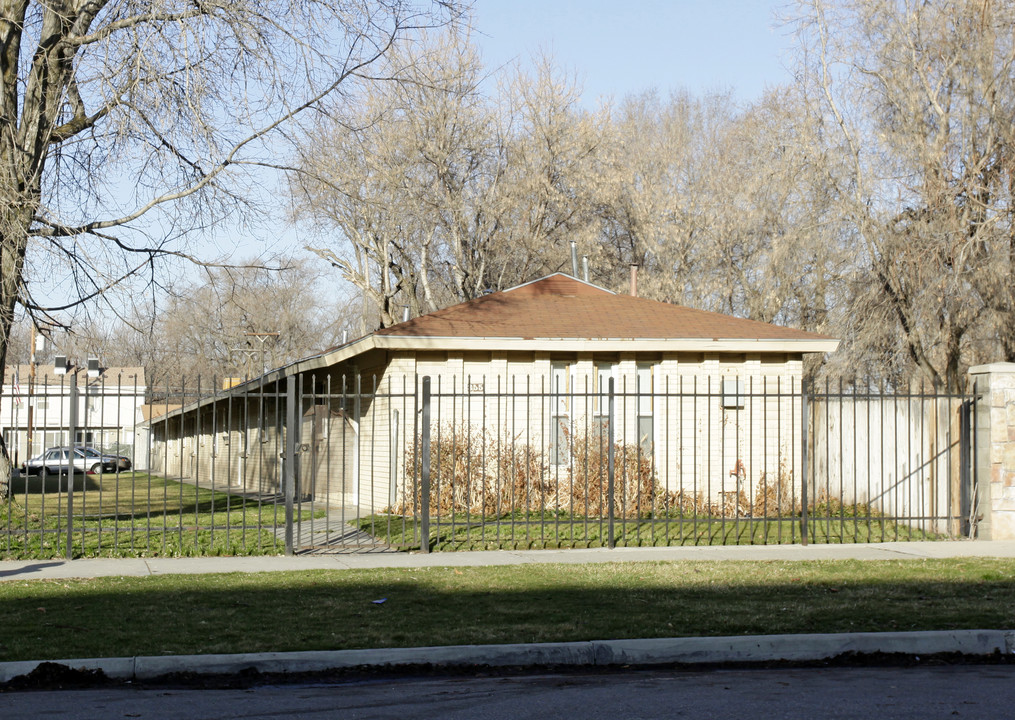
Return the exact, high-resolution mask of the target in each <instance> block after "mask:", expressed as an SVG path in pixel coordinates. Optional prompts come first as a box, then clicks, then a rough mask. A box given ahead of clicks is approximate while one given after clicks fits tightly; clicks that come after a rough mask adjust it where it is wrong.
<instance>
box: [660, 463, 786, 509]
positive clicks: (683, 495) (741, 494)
mask: <svg viewBox="0 0 1015 720" xmlns="http://www.w3.org/2000/svg"><path fill="white" fill-rule="evenodd" d="M745 474H746V473H745ZM737 485H738V486H739V487H740V488H744V487H746V486H747V483H746V481H745V479H744V478H743V477H741V478H738V482H737ZM717 495H718V497H714V498H707V497H705V494H704V493H703V492H697V493H690V492H687V491H685V490H677V491H670V492H668V493H666V494H665V496H664V498H663V502H664V509H665V510H666V511H667V512H671V513H678V514H681V515H688V516H693V515H706V516H712V517H726V518H735V517H770V518H771V517H789V516H793V515H798V514H799V513H800V510H801V506H800V501H799V498H798V497H796V496H795V490H794V488H793V473H792V472H791V471H790V470H789V469H788V468H787V467H786V462H785V460H784V461H782V462H781V463H780V464H779V472H778V474H777V475H776V477H775V478H772V477H771V476H770V475H769V474H768V473H766V472H764V471H762V473H761V474H760V476H759V478H758V482H757V484H756V485H755V486H754V490H753V492H748V491H745V490H743V489H740V490H731V491H729V492H721V493H718V494H717Z"/></svg>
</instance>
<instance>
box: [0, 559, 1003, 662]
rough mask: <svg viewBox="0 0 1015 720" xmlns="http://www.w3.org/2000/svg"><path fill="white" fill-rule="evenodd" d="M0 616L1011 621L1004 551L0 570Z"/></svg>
mask: <svg viewBox="0 0 1015 720" xmlns="http://www.w3.org/2000/svg"><path fill="white" fill-rule="evenodd" d="M15 585H16V586H17V587H15ZM382 599H383V600H384V602H383V603H378V602H376V601H378V600H382ZM0 616H2V617H4V618H5V634H6V637H5V639H4V640H3V644H2V647H0V660H20V659H47V658H72V657H101V656H113V655H116V656H123V655H161V654H191V653H234V652H266V651H296V650H334V649H350V648H369V647H414V646H426V645H453V644H475V643H512V642H560V641H580V640H593V639H607V638H637V637H680V636H717V635H752V634H772V633H823V632H857V631H914V630H950V629H976V628H1007V627H1015V561H1010V560H1004V561H998V560H995V559H991V560H979V559H974V560H962V561H932V562H922V563H916V562H912V561H910V562H908V563H907V562H905V561H901V562H900V561H892V562H885V563H859V562H855V561H853V562H843V563H828V562H813V563H808V562H802V563H694V562H686V563H658V564H656V563H630V564H618V565H595V566H584V567H579V568H566V569H562V568H561V567H560V566H552V565H546V566H538V565H528V566H525V567H507V568H503V567H502V568H461V569H456V568H429V569H426V568H416V569H405V568H403V569H387V570H383V571H369V572H367V571H344V572H332V571H317V572H304V573H272V574H267V573H265V574H257V575H243V576H235V575H215V576H205V577H202V578H195V577H187V576H176V577H159V578H140V579H139V578H111V579H104V580H103V581H99V580H95V581H89V582H87V583H70V584H67V583H62V582H61V583H55V582H54V583H46V582H40V583H28V584H24V583H17V584H13V583H12V584H6V585H3V586H0Z"/></svg>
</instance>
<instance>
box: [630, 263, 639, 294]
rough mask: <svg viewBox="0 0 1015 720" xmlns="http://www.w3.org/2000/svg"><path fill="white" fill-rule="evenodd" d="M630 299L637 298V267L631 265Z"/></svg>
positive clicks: (633, 264) (634, 264)
mask: <svg viewBox="0 0 1015 720" xmlns="http://www.w3.org/2000/svg"><path fill="white" fill-rule="evenodd" d="M631 297H638V265H637V264H636V263H631Z"/></svg>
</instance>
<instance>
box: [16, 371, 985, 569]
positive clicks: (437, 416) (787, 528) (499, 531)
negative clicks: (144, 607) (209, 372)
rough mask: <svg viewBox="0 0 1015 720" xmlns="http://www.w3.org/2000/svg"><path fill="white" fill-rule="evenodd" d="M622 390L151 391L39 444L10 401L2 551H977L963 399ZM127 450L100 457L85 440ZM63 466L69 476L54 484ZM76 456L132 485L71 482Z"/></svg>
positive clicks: (46, 428)
mask: <svg viewBox="0 0 1015 720" xmlns="http://www.w3.org/2000/svg"><path fill="white" fill-rule="evenodd" d="M616 375H617V374H616V373H611V372H609V371H604V372H596V373H593V374H592V375H591V376H590V377H588V378H577V377H575V376H573V375H570V374H567V373H554V372H551V373H549V374H548V375H546V376H545V377H530V376H492V377H490V376H485V377H482V378H478V379H476V378H473V377H468V376H465V377H455V376H442V377H434V378H433V379H431V378H429V377H418V376H415V375H409V374H406V375H392V374H391V373H388V374H386V375H364V376H355V377H346V376H343V377H329V376H326V375H322V376H314V375H311V374H307V375H292V376H289V377H279V378H277V379H275V380H271V381H269V380H268V379H267V378H262V379H260V380H257V381H252V382H247V383H242V384H239V385H237V386H235V387H228V388H226V389H224V390H220V391H217V392H211V393H208V392H205V391H203V389H202V386H201V385H200V383H195V384H194V385H193V386H191V387H189V388H188V387H183V388H174V389H165V390H163V391H159V392H158V393H157V396H158V399H157V400H155V401H151V398H152V396H153V395H155V394H156V393H153V392H152V391H151V390H148V391H147V392H146V396H144V395H141V394H138V393H137V392H136V388H121V389H117V388H111V387H105V388H104V391H103V393H98V392H96V391H95V390H94V389H93V390H91V391H88V390H87V389H86V390H85V391H84V392H82V388H81V387H79V386H78V384H77V383H69V384H67V385H66V392H55V391H54V390H53V388H49V389H48V390H47V393H46V397H47V407H49V408H56V407H58V406H59V407H61V408H63V409H62V410H61V411H60V413H59V414H58V415H56V416H57V417H60V418H65V419H66V421H65V422H61V423H54V422H50V421H49V420H50V419H51V418H52V416H48V417H47V421H46V423H45V424H39V423H40V420H39V418H40V417H41V416H40V415H39V413H38V412H37V413H36V415H35V418H36V420H35V422H36V423H37V424H36V425H35V426H34V427H32V426H26V425H25V424H24V423H23V422H22V421H21V419H22V418H23V417H24V413H23V412H19V408H20V409H21V410H24V407H25V405H26V404H28V403H30V402H33V399H32V398H28V397H25V396H24V395H20V396H19V395H17V394H16V393H12V392H10V390H9V389H7V390H6V391H5V394H4V395H3V397H2V398H0V403H3V404H0V420H3V421H4V422H5V425H4V438H5V440H6V442H7V447H8V450H9V452H10V454H11V456H12V458H14V460H15V466H16V467H15V471H14V473H13V475H12V478H11V480H10V482H9V485H8V487H7V488H6V490H5V498H4V500H3V504H2V505H0V513H2V514H0V552H2V554H3V555H4V556H6V557H45V556H61V557H63V556H66V557H73V556H82V555H137V554H220V553H221V554H256V553H281V552H290V553H292V552H304V551H326V550H350V549H351V550H378V551H380V550H389V549H410V550H411V549H418V550H421V551H423V552H428V551H432V550H448V549H486V548H490V549H492V548H544V547H597V546H611V547H612V546H638V545H642V546H647V545H702V544H747V543H750V544H769V543H809V542H811V543H847V542H848V543H856V542H881V541H888V540H934V539H939V538H950V537H958V536H965V535H970V534H973V533H974V532H975V522H976V508H975V506H974V500H973V499H974V498H975V496H976V493H975V482H976V478H975V474H974V472H973V468H972V464H971V459H972V453H971V450H970V448H971V446H972V444H973V443H974V442H975V438H974V437H973V436H972V428H973V427H974V426H975V423H972V422H971V421H970V417H971V413H972V412H974V409H973V408H974V403H973V402H972V397H971V396H967V395H963V394H943V393H939V392H930V391H925V390H924V389H922V388H921V389H910V388H905V389H895V390H891V391H888V390H885V389H877V390H870V389H860V388H857V387H855V386H850V387H845V386H842V385H837V386H834V387H833V386H831V385H829V384H825V385H821V386H819V387H808V386H806V385H804V384H802V383H801V382H800V381H799V380H798V379H796V378H783V377H764V376H761V377H732V376H731V377H725V378H724V377H708V376H706V377H699V376H691V377H671V378H666V377H662V376H660V375H658V374H656V375H653V374H652V373H651V372H645V373H642V372H641V371H640V370H638V371H636V372H633V373H629V374H627V375H621V376H616ZM213 387H215V386H213ZM89 397H91V398H99V400H97V401H94V402H92V404H91V405H89V400H88V398H89ZM146 400H148V402H146ZM125 402H129V403H133V404H134V406H133V409H132V411H130V412H125V411H124V403H125ZM106 403H109V404H110V405H112V404H115V405H116V407H117V413H116V415H115V422H114V418H113V416H112V415H111V413H109V412H103V410H104V405H105V404H106ZM99 431H101V432H99ZM40 435H41V436H42V437H43V438H45V442H44V445H45V446H47V447H41V446H40V444H39V443H38V441H37V438H38V437H39V436H40ZM114 435H115V443H112V442H107V443H104V446H103V447H97V445H99V443H94V442H93V440H92V439H94V438H98V437H102V438H107V439H111V438H113V437H114ZM49 446H52V447H54V448H66V449H67V458H60V457H54V458H52V459H51V461H48V462H47V460H46V458H45V457H44V456H45V455H46V452H45V451H46V450H47V449H48V447H49ZM86 448H94V450H86ZM112 449H115V450H116V452H115V453H110V452H108V451H109V450H112ZM86 452H94V453H97V454H98V455H99V456H102V455H103V454H105V455H109V456H111V455H113V454H115V455H117V456H122V457H121V464H120V465H118V466H116V469H113V468H112V467H110V466H108V465H106V466H105V467H102V468H98V472H95V471H94V468H93V467H92V466H89V467H85V466H84V465H85V464H87V462H88V461H87V460H86V461H84V462H83V463H81V467H78V466H77V465H75V464H74V460H73V459H71V458H72V457H73V456H74V454H75V453H86ZM90 457H92V459H93V460H94V457H95V456H90ZM33 458H34V459H35V460H33ZM123 459H127V460H129V462H130V466H129V468H128V467H126V466H124V465H123V464H122V460H123ZM22 465H23V467H21V466H22ZM93 465H94V463H93Z"/></svg>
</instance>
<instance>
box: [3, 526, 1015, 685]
mask: <svg viewBox="0 0 1015 720" xmlns="http://www.w3.org/2000/svg"><path fill="white" fill-rule="evenodd" d="M953 557H997V558H1013V557H1015V541H996V542H989V541H953V542H928V543H904V542H897V543H877V544H870V545H810V546H807V547H803V546H800V545H765V546H729V547H726V546H718V547H712V546H709V547H667V548H616V549H613V550H610V549H605V548H600V549H592V550H524V551H488V552H449V553H432V554H429V555H424V554H420V553H416V554H408V553H391V552H377V553H360V554H351V553H350V554H335V555H301V556H296V557H277V556H264V557H224V558H223V557H216V558H144V559H140V558H139V559H85V560H73V561H64V560H34V561H31V560H30V561H6V562H0V582H2V581H5V580H6V581H12V580H44V579H65V578H90V577H110V576H135V577H137V576H154V575H166V574H204V573H231V572H247V573H252V572H275V571H285V570H317V569H327V570H343V569H354V568H359V569H362V568H384V567H397V568H407V567H468V566H484V565H522V564H532V563H608V562H638V561H649V562H652V561H678V560H778V561H806V560H845V559H857V560H923V559H929V558H953ZM879 653H886V654H891V653H898V654H902V655H910V656H917V655H918V656H928V655H934V654H955V653H957V654H961V655H965V656H968V657H971V658H987V657H997V656H998V655H1003V656H1013V655H1015V632H1013V631H1012V630H960V631H935V632H913V633H898V632H893V633H841V634H826V635H818V634H815V635H769V636H745V637H703V638H650V639H641V640H600V641H590V642H572V643H532V644H516V645H463V646H451V647H422V648H388V649H377V650H339V651H331V652H316V651H315V652H293V653H248V654H237V655H186V656H157V657H154V656H153V657H119V658H74V659H66V660H54V661H48V662H55V663H58V664H61V665H64V666H66V667H68V668H72V669H79V670H84V671H95V670H101V671H102V673H103V674H104V675H105V676H106V677H109V678H116V679H125V680H129V679H138V680H144V679H155V678H158V677H162V676H164V675H167V674H174V673H188V674H196V675H229V674H235V673H238V672H241V671H252V670H253V671H257V672H261V673H307V672H321V671H326V670H335V669H342V670H376V669H395V668H399V667H402V668H412V667H415V666H427V667H447V668H461V667H518V666H534V667H535V666H587V667H593V666H594V667H604V666H607V667H608V666H625V665H631V666H652V665H675V664H689V665H694V664H724V663H744V662H778V661H790V662H819V661H824V660H828V659H831V658H835V657H839V656H842V655H849V654H852V655H872V654H879ZM42 662H43V661H38V660H34V661H22V662H7V663H0V683H6V682H8V681H10V680H11V679H13V678H15V677H18V676H20V675H27V674H29V673H31V672H33V671H34V670H35V669H36V668H38V667H39V665H40V664H41V663H42Z"/></svg>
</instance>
